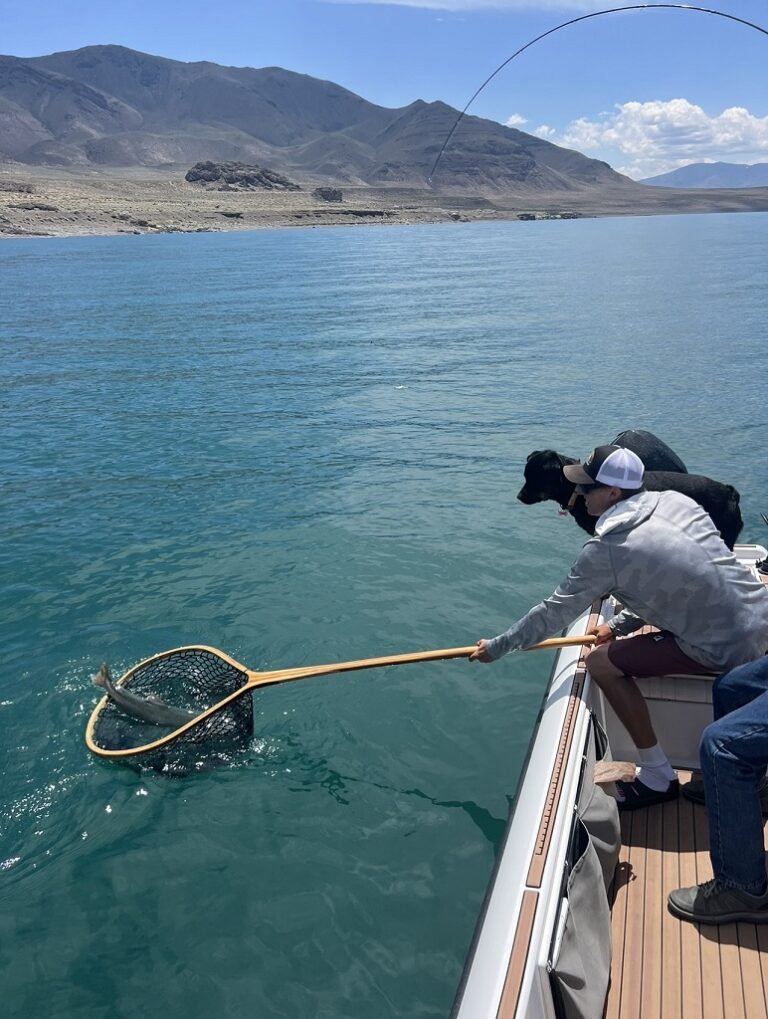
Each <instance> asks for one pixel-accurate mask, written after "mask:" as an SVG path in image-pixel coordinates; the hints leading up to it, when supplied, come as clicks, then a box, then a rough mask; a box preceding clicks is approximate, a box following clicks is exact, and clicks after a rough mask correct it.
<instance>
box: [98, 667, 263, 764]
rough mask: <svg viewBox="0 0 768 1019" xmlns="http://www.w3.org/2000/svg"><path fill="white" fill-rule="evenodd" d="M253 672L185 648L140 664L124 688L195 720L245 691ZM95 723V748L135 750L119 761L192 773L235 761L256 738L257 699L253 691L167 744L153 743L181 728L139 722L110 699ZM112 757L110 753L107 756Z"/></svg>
mask: <svg viewBox="0 0 768 1019" xmlns="http://www.w3.org/2000/svg"><path fill="white" fill-rule="evenodd" d="M247 680H248V673H247V672H246V670H245V669H243V668H238V667H237V665H236V664H234V663H232V662H231V661H228V660H227V659H226V658H224V657H221V656H220V655H218V654H216V653H215V652H214V651H212V650H210V649H205V648H183V649H180V650H178V651H171V652H169V653H168V654H166V655H158V656H157V657H156V658H153V659H149V660H148V661H146V662H144V663H142V664H141V665H138V666H137V667H136V668H135V669H133V670H131V671H130V672H129V673H128V675H127V678H126V679H125V680H124V681H123V682H121V683H120V684H119V686H118V687H117V689H118V690H121V691H127V692H128V693H130V694H133V695H134V696H136V697H140V698H141V699H142V700H143V701H146V702H148V703H150V704H151V703H152V702H154V703H155V704H156V703H157V702H162V704H163V705H164V706H168V707H172V708H174V709H178V710H180V711H181V712H184V713H186V715H187V716H188V717H189V718H193V717H194V716H196V715H200V714H202V713H203V712H204V711H206V710H207V709H208V708H210V707H212V706H213V705H214V704H217V703H218V702H219V701H221V700H223V699H224V698H225V697H227V696H228V695H229V694H231V693H234V692H235V691H236V690H239V689H240V688H241V687H243V686H244V685H245V684H246V682H247ZM94 715H95V717H93V718H92V720H91V730H90V738H91V743H92V746H91V749H93V750H94V751H95V752H96V753H97V754H98V753H99V751H100V750H103V751H114V750H121V751H127V750H128V751H130V750H133V751H135V752H134V753H128V754H121V755H120V756H119V757H117V758H113V759H117V760H120V761H122V762H123V763H125V764H128V765H131V766H133V767H137V768H153V769H154V770H156V771H162V772H165V773H168V774H180V775H183V774H188V773H190V772H192V771H199V770H201V769H202V768H206V767H211V766H214V765H216V764H217V763H225V762H227V761H229V760H231V758H232V756H233V755H234V754H235V753H237V752H238V751H241V750H243V749H244V748H245V747H246V746H247V744H248V741H249V740H250V738H251V737H252V735H253V699H252V695H251V693H250V692H247V693H243V694H242V695H241V696H240V697H237V698H235V699H234V700H233V701H231V702H230V703H229V704H228V705H226V707H224V708H222V709H221V710H219V711H216V712H215V713H214V714H213V715H211V716H210V717H208V718H205V719H203V720H202V721H200V722H198V723H197V724H195V725H193V726H191V727H190V728H189V729H188V730H187V731H186V732H183V733H181V734H180V735H178V736H175V737H174V738H173V739H172V740H170V741H169V742H168V743H167V744H164V745H161V746H158V747H153V746H152V744H155V743H157V742H158V741H159V740H162V739H163V737H165V736H168V735H169V734H170V733H172V732H175V731H176V729H178V728H179V724H181V723H177V724H171V725H158V724H155V723H153V722H148V721H145V720H143V719H140V718H136V717H134V716H133V715H132V714H130V713H129V712H128V711H127V710H124V708H123V707H122V706H121V705H119V704H117V703H116V702H115V701H113V700H112V699H111V698H109V697H108V698H107V700H106V703H105V704H104V705H103V706H102V707H101V708H100V709H98V708H97V709H96V711H95V712H94ZM105 756H108V754H105Z"/></svg>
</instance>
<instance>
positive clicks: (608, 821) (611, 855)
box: [578, 715, 621, 894]
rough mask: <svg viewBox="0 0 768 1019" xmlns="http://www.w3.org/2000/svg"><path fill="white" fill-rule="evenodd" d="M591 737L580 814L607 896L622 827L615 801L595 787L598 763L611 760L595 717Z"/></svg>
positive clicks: (597, 786)
mask: <svg viewBox="0 0 768 1019" xmlns="http://www.w3.org/2000/svg"><path fill="white" fill-rule="evenodd" d="M592 736H593V738H591V739H589V740H588V741H587V747H586V754H585V762H584V780H583V782H582V784H581V792H580V793H579V804H578V813H579V817H580V818H581V820H582V821H583V822H584V825H585V827H586V829H587V831H588V832H589V837H590V839H591V840H592V845H593V846H594V847H595V850H596V852H597V857H598V859H599V860H600V866H601V868H602V871H603V882H604V884H605V890H606V894H607V892H608V889H609V888H610V886H611V882H612V881H613V872H614V870H615V869H616V863H617V861H618V859H619V850H620V849H621V825H620V823H619V810H618V807H617V806H616V800H615V799H614V798H613V796H609V795H608V793H606V792H605V790H604V789H601V787H600V786H599V785H595V783H594V781H593V776H594V773H595V764H596V763H597V761H610V760H612V757H611V750H610V747H609V746H608V737H607V736H606V735H605V732H604V730H603V727H602V726H601V725H600V723H599V722H598V721H597V719H596V718H595V716H594V715H593V716H592Z"/></svg>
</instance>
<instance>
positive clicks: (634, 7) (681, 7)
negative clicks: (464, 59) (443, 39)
mask: <svg viewBox="0 0 768 1019" xmlns="http://www.w3.org/2000/svg"><path fill="white" fill-rule="evenodd" d="M665 9H666V10H675V11H698V13H700V14H713V15H715V16H716V17H718V18H727V19H728V20H729V21H737V22H738V23H739V24H740V25H746V27H747V28H754V29H755V31H756V32H762V34H763V35H768V28H763V27H762V26H761V25H756V24H755V23H754V22H753V21H746V20H745V19H744V18H739V17H737V16H736V15H735V14H726V13H725V12H724V11H715V10H712V9H711V8H709V7H694V6H693V5H692V4H630V5H629V6H627V7H610V8H609V9H608V10H605V11H593V12H592V14H582V15H580V16H579V17H578V18H571V19H570V20H569V21H564V22H563V23H562V24H561V25H555V27H554V28H550V29H548V30H547V31H546V32H542V33H541V35H537V36H536V38H535V39H531V40H530V42H527V43H526V44H525V46H521V47H520V49H519V50H515V52H514V53H513V54H512V56H511V57H507V59H506V60H505V61H504V63H502V64H499V66H498V67H497V68H496V70H495V71H494V72H493V74H489V75H488V77H487V78H486V79H485V81H484V82H483V84H482V85H481V86H480V88H479V89H477V91H476V92H475V93H474V95H473V96H472V97H471V98H470V100H469V102H468V103H467V105H466V106H465V107H464V109H463V110H462V111H461V113H460V114H459V115H458V117H457V118H456V121H455V123H454V125H453V127H452V128H451V130H450V131H449V132H448V135H447V137H446V139H445V141H444V142H443V145H442V148H441V149H440V151H439V152H438V154H437V159H436V160H435V162H434V165H433V167H432V170H431V171H430V174H429V176H428V177H427V183H428V184H432V177H433V176H434V174H435V170H437V166H438V163H439V162H440V160H441V159H442V157H443V153H444V152H445V150H446V148H447V147H448V143H449V142H450V140H451V138H452V137H453V135H454V132H455V131H456V128H457V127H458V126H459V124H460V123H461V120H462V118H463V117H464V114H465V113H466V112H467V110H468V109H469V107H470V106H471V105H472V103H473V102H474V101H475V99H477V97H478V96H479V95H480V93H481V92H482V91H483V89H484V88H485V86H486V85H488V84H489V83H490V82H492V81H493V79H494V78H495V77H496V75H497V74H498V73H499V72H500V71H503V70H504V68H505V67H506V66H507V64H511V63H512V61H513V60H514V59H515V57H519V56H520V54H521V53H525V51H526V50H527V49H530V48H531V46H533V45H534V43H537V42H540V41H541V40H542V39H546V38H547V36H548V35H553V34H554V33H555V32H559V31H560V29H561V28H567V27H568V26H569V25H576V24H578V22H580V21H588V20H589V19H590V18H599V17H602V15H603V14H618V13H620V12H621V11H645V10H665Z"/></svg>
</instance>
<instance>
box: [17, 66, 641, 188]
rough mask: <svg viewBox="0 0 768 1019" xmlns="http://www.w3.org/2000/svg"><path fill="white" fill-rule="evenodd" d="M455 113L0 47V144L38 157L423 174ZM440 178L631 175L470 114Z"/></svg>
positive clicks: (61, 161)
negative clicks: (3, 51) (19, 53)
mask: <svg viewBox="0 0 768 1019" xmlns="http://www.w3.org/2000/svg"><path fill="white" fill-rule="evenodd" d="M456 116H457V113H456V111H455V110H453V109H452V108H451V107H449V106H447V105H445V104H444V103H440V102H435V103H425V102H422V101H420V100H417V101H416V102H414V103H412V104H410V105H409V106H406V107H404V108H402V109H394V110H393V109H386V108H384V107H381V106H376V105H375V104H373V103H369V102H367V101H366V100H365V99H362V98H361V97H360V96H357V95H355V94H354V93H352V92H349V91H347V90H346V89H344V88H341V87H340V86H338V85H335V84H333V83H332V82H328V81H319V80H317V79H315V78H311V77H309V76H307V75H302V74H296V73H294V72H292V71H285V70H283V69H281V68H278V67H268V68H261V69H254V68H248V67H222V66H219V65H218V64H213V63H207V62H201V63H182V62H179V61H176V60H168V59H165V58H163V57H156V56H150V55H148V54H145V53H137V52H135V51H133V50H129V49H125V48H124V47H121V46H88V47H85V48H83V49H79V50H74V51H71V52H65V53H54V54H52V55H50V56H44V57H34V58H29V59H22V58H19V57H8V56H6V57H0V125H1V127H0V153H2V154H3V155H4V156H5V157H6V158H10V159H13V160H15V161H18V162H21V163H28V164H32V165H38V166H45V165H47V166H61V167H73V168H74V167H78V166H82V167H84V168H85V167H88V166H98V167H120V166H124V167H141V166H144V167H158V168H159V167H168V168H174V167H175V168H181V167H184V168H188V167H189V166H190V165H191V164H192V163H194V162H197V161H199V160H205V159H212V160H236V161H241V162H245V163H259V164H262V165H265V166H268V167H269V168H270V169H272V170H275V171H278V172H281V173H286V174H287V175H289V176H296V175H299V177H301V176H303V177H304V178H306V179H307V180H311V179H317V180H318V181H319V180H323V181H333V182H335V183H350V184H358V185H359V184H369V185H374V186H381V185H390V184H392V185H398V186H424V185H425V183H426V179H427V176H428V174H429V172H430V169H431V167H432V165H433V163H434V160H435V156H436V154H437V152H438V151H439V149H440V146H441V145H442V143H443V140H444V139H445V137H446V135H447V133H448V131H449V130H450V128H451V126H452V125H453V123H454V121H455V118H456ZM435 183H436V184H437V185H439V186H440V187H454V188H461V189H466V188H467V187H469V188H472V189H474V190H477V189H481V190H489V191H507V190H509V189H514V190H517V191H519V190H523V191H534V192H541V193H544V192H552V191H568V190H572V189H580V188H584V187H587V188H592V187H594V186H595V185H601V186H605V185H608V186H611V187H635V185H634V184H633V183H632V182H630V181H629V180H628V179H627V178H625V177H622V176H621V175H619V174H617V173H615V172H614V171H613V170H612V169H611V168H610V167H609V166H608V165H607V164H606V163H603V162H600V161H598V160H594V159H588V158H587V157H585V156H583V155H581V154H579V153H577V152H572V151H569V150H565V149H561V148H558V147H557V146H555V145H552V144H550V143H549V142H546V141H543V140H541V139H539V138H535V137H533V136H532V135H528V134H525V133H523V132H522V131H516V130H514V129H512V128H507V127H503V126H502V125H501V124H497V123H495V122H493V121H488V120H483V119H481V118H478V117H466V118H465V119H464V120H463V122H462V124H461V127H460V129H459V130H458V131H457V133H456V135H455V136H454V139H453V141H452V143H451V145H450V147H449V148H448V150H447V151H446V153H445V155H444V157H443V159H442V161H441V164H440V168H439V173H438V175H437V177H436V180H435Z"/></svg>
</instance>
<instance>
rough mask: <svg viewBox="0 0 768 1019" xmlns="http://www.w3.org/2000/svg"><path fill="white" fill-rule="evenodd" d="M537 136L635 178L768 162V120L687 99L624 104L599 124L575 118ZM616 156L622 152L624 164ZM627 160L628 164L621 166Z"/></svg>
mask: <svg viewBox="0 0 768 1019" xmlns="http://www.w3.org/2000/svg"><path fill="white" fill-rule="evenodd" d="M533 134H536V135H538V136H539V137H540V138H546V139H547V141H551V142H554V143H555V144H556V145H562V146H564V147H565V148H569V149H577V150H578V151H579V152H583V153H585V154H586V155H593V156H597V157H598V158H602V159H607V160H608V162H610V163H611V165H612V166H615V167H616V169H617V170H619V171H620V172H621V173H626V174H627V175H628V176H630V177H635V178H638V177H651V176H654V175H655V174H658V173H665V172H667V171H668V170H674V169H676V168H677V167H679V166H686V165H687V164H688V163H704V162H713V161H720V160H722V161H723V162H727V163H757V162H765V161H766V160H768V117H755V116H754V115H753V114H751V113H750V112H749V110H746V109H744V108H743V107H741V106H732V107H730V108H729V109H726V110H723V111H722V113H718V114H715V115H710V114H708V113H706V112H705V111H704V110H703V109H702V108H701V107H700V106H696V105H695V104H694V103H690V102H689V101H688V100H687V99H670V100H668V101H666V102H664V101H660V100H656V101H653V102H647V103H640V102H630V103H623V104H622V105H620V106H616V107H615V108H614V110H612V111H611V112H610V113H605V114H601V115H600V117H599V118H598V119H597V120H588V119H587V118H586V117H581V118H579V119H578V120H574V121H573V122H572V123H570V124H569V125H568V127H567V128H566V129H565V131H564V132H563V133H562V134H561V133H558V132H553V131H552V129H551V128H548V127H546V126H542V127H541V128H537V129H536V130H535V131H534V132H533ZM606 151H608V152H609V155H606V154H605V153H606ZM610 153H618V160H617V159H616V157H615V156H614V157H613V158H611V156H610ZM622 158H624V159H626V162H625V164H624V165H621V166H620V165H618V162H619V161H620V160H621V159H622Z"/></svg>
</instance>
